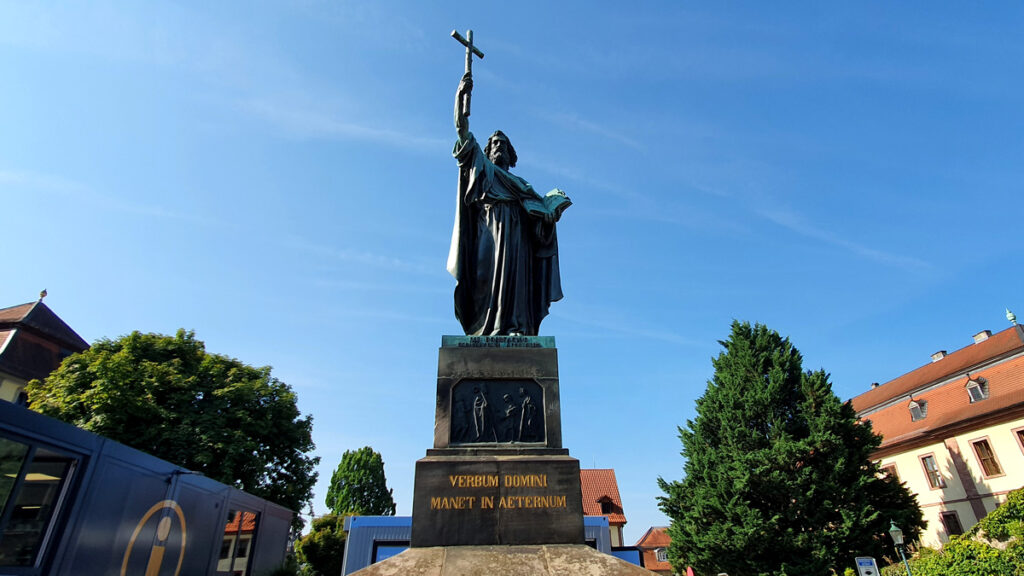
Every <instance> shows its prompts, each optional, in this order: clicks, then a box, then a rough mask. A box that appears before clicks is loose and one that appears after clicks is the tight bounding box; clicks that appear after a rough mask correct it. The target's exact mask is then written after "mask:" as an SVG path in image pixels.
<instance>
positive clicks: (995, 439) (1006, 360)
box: [851, 324, 1024, 546]
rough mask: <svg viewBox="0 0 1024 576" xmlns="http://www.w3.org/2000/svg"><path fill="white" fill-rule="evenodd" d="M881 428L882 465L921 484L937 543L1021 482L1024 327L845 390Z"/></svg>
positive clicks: (932, 542) (927, 537) (916, 487)
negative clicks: (859, 390)
mask: <svg viewBox="0 0 1024 576" xmlns="http://www.w3.org/2000/svg"><path fill="white" fill-rule="evenodd" d="M851 402H852V403H853V407H854V409H856V410H857V414H858V416H860V418H861V419H863V420H869V421H871V424H872V427H873V428H874V430H875V431H876V432H878V433H880V434H881V435H882V445H881V446H880V447H879V448H878V450H877V451H876V452H875V457H876V458H878V459H879V461H880V464H881V466H882V469H883V471H885V472H886V473H888V474H893V475H896V476H897V477H899V479H900V480H902V481H903V482H904V483H905V484H906V485H907V487H908V488H910V489H911V491H913V492H914V493H915V494H917V500H918V503H919V504H920V505H921V509H922V511H923V512H924V517H925V520H926V521H927V522H928V528H927V529H926V531H925V533H924V534H923V535H922V538H921V540H922V543H924V544H925V545H928V546H941V545H942V544H943V543H945V542H947V541H948V540H949V537H950V536H951V535H953V534H958V533H961V532H963V531H964V530H967V529H969V528H970V527H971V526H973V525H974V524H976V523H977V522H978V520H980V519H981V518H983V517H984V516H985V515H986V514H987V513H988V512H991V511H992V510H994V509H995V508H996V506H998V505H999V504H1000V503H1002V502H1003V501H1004V500H1005V498H1006V494H1007V493H1008V492H1010V491H1012V490H1015V489H1017V488H1020V487H1021V486H1022V484H1024V329H1022V327H1021V326H1017V325H1016V324H1014V325H1013V326H1012V327H1010V328H1008V329H1006V330H1003V331H1002V332H999V333H998V334H992V333H991V332H989V331H987V330H986V331H982V332H979V333H977V334H975V335H974V342H973V344H970V345H968V346H965V347H964V348H961V349H959V350H956V351H955V352H953V353H951V354H947V353H946V352H945V351H939V352H936V353H935V354H933V355H932V361H931V362H930V363H928V364H926V365H924V366H921V367H920V368H917V369H916V370H912V371H910V372H908V373H906V374H904V375H902V376H900V377H898V378H895V379H893V380H890V381H889V382H886V383H885V384H882V385H872V389H871V390H869V391H868V392H865V393H863V394H861V395H859V396H857V397H855V398H853V399H852V400H851Z"/></svg>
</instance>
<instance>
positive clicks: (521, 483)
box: [505, 474, 548, 488]
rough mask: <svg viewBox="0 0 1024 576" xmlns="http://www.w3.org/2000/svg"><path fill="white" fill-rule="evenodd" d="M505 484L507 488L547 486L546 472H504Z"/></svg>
mask: <svg viewBox="0 0 1024 576" xmlns="http://www.w3.org/2000/svg"><path fill="white" fill-rule="evenodd" d="M505 486H506V487H509V488H547V487H548V475H547V474H505Z"/></svg>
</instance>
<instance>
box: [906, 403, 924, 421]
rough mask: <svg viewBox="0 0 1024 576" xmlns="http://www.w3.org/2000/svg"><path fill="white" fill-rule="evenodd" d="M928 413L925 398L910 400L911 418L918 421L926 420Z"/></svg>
mask: <svg viewBox="0 0 1024 576" xmlns="http://www.w3.org/2000/svg"><path fill="white" fill-rule="evenodd" d="M927 415H928V403H927V402H925V401H924V400H911V401H910V420H911V421H912V422H917V421H918V420H924V418H925V416H927Z"/></svg>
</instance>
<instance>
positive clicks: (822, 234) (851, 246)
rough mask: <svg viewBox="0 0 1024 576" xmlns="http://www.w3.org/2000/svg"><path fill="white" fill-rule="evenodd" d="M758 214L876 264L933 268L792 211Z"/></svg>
mask: <svg viewBox="0 0 1024 576" xmlns="http://www.w3.org/2000/svg"><path fill="white" fill-rule="evenodd" d="M757 213H758V214H759V215H760V216H762V217H764V218H766V219H768V220H769V221H771V222H773V223H775V224H777V225H779V226H782V227H783V228H786V229H787V230H790V231H792V232H795V233H797V234H800V235H802V236H806V237H808V238H813V239H815V240H820V241H822V242H825V243H827V244H831V245H833V246H838V247H840V248H843V249H844V250H847V251H849V252H852V253H854V254H856V255H858V256H861V257H863V258H867V259H869V260H875V261H876V262H881V263H883V264H887V265H890V266H903V267H910V268H931V264H929V263H928V262H925V261H924V260H921V259H919V258H914V257H912V256H903V255H901V254H893V253H890V252H885V251H883V250H878V249H875V248H871V247H869V246H864V245H863V244H859V243H857V242H853V241H851V240H847V239H845V238H842V237H840V236H839V235H837V234H834V233H832V232H829V231H827V230H822V229H821V228H817V227H815V226H813V225H811V224H808V223H807V222H806V221H804V219H803V218H802V217H801V216H800V215H799V214H797V213H795V212H792V211H790V210H785V209H780V208H772V209H762V210H758V211H757Z"/></svg>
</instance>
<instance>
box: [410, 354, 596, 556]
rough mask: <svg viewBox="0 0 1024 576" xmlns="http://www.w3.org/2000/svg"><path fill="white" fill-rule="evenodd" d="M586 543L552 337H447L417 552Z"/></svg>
mask: <svg viewBox="0 0 1024 576" xmlns="http://www.w3.org/2000/svg"><path fill="white" fill-rule="evenodd" d="M583 541H584V538H583V498H582V494H581V490H580V467H579V461H577V460H576V459H574V458H570V457H569V455H568V450H566V449H564V448H562V423H561V408H560V405H559V391H558V351H557V349H555V346H554V338H552V337H550V336H549V337H536V336H532V337H531V336H489V337H471V336H445V337H444V338H443V339H442V346H441V349H440V351H439V354H438V368H437V402H436V408H435V423H434V447H433V449H431V450H428V451H427V456H426V458H423V459H421V460H419V461H418V462H417V463H416V478H415V489H414V493H413V516H412V539H411V546H412V547H414V548H416V547H428V546H466V545H496V544H506V545H524V544H582V543H583Z"/></svg>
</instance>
